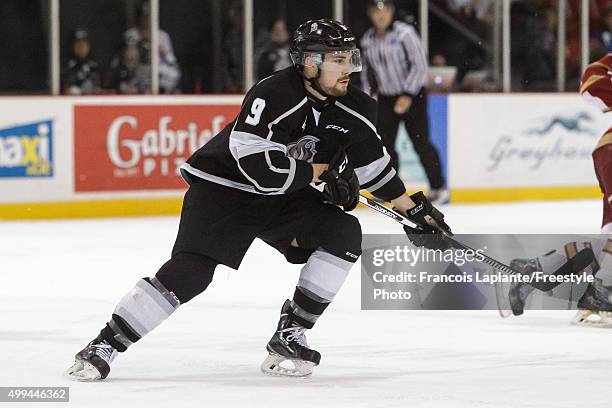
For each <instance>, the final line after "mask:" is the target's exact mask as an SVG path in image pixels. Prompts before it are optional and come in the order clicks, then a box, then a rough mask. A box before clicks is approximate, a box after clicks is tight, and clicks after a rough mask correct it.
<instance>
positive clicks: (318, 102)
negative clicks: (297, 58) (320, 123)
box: [298, 67, 335, 110]
mask: <svg viewBox="0 0 612 408" xmlns="http://www.w3.org/2000/svg"><path fill="white" fill-rule="evenodd" d="M298 71H299V72H300V75H302V78H304V79H305V80H306V81H308V83H309V84H310V86H311V87H312V89H314V90H315V91H317V92H318V93H319V94H321V95H323V96H324V97H325V98H327V99H319V98H317V97H316V96H315V95H313V94H312V93H310V92H309V91H308V88H306V93H307V94H308V99H309V100H310V101H311V102H312V103H313V104H314V107H315V109H316V110H322V109H325V108H327V107H328V106H330V105H332V104H333V103H334V100H335V97H334V96H332V95H330V94H328V93H327V92H325V91H324V90H323V89H321V87H320V86H319V83H318V82H317V79H319V78H320V77H321V68H319V67H317V75H315V76H314V77H312V78H308V77H307V76H306V75H304V68H303V67H302V69H298Z"/></svg>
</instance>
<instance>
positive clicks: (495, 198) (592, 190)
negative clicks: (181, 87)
mask: <svg viewBox="0 0 612 408" xmlns="http://www.w3.org/2000/svg"><path fill="white" fill-rule="evenodd" d="M587 198H601V191H600V190H599V187H597V186H572V187H521V188H472V189H454V190H451V203H455V204H456V203H486V202H509V201H525V200H564V199H587ZM182 202H183V199H182V198H178V197H177V198H143V199H117V200H103V199H100V200H86V201H64V202H52V203H16V204H0V220H25V219H30V220H31V219H54V218H103V217H134V216H151V215H176V214H179V213H180V211H181V205H182Z"/></svg>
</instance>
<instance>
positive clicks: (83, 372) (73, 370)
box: [64, 360, 102, 381]
mask: <svg viewBox="0 0 612 408" xmlns="http://www.w3.org/2000/svg"><path fill="white" fill-rule="evenodd" d="M64 375H65V376H66V377H68V378H69V379H71V380H74V381H100V380H102V376H101V375H100V372H99V371H98V370H97V369H96V367H94V366H93V365H92V364H91V363H89V362H87V361H84V360H75V362H74V364H73V365H72V366H71V367H70V368H69V369H68V370H66V371H64Z"/></svg>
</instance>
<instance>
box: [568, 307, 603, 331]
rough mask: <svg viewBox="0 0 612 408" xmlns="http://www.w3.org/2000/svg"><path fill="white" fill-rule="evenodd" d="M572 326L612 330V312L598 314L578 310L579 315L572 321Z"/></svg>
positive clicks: (593, 311)
mask: <svg viewBox="0 0 612 408" xmlns="http://www.w3.org/2000/svg"><path fill="white" fill-rule="evenodd" d="M572 324H574V325H576V326H587V327H598V328H602V329H606V328H612V312H597V311H595V310H587V309H582V310H578V313H576V316H574V318H573V319H572Z"/></svg>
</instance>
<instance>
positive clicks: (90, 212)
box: [0, 198, 183, 220]
mask: <svg viewBox="0 0 612 408" xmlns="http://www.w3.org/2000/svg"><path fill="white" fill-rule="evenodd" d="M182 202H183V199H182V198H143V199H121V200H102V199H100V200H87V201H65V202H53V203H18V204H0V220H23V219H52V218H99V217H133V216H143V215H149V216H150V215H170V214H179V213H180V211H181V204H182Z"/></svg>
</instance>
